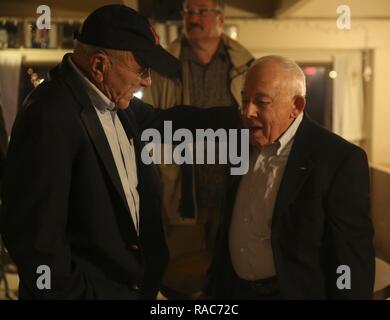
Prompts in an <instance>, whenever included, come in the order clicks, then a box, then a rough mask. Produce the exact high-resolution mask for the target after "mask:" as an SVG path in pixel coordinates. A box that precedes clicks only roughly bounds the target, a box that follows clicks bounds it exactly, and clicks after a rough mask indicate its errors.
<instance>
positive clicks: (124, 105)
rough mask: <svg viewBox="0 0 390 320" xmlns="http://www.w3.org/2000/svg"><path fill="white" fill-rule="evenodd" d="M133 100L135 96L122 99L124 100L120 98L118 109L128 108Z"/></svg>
mask: <svg viewBox="0 0 390 320" xmlns="http://www.w3.org/2000/svg"><path fill="white" fill-rule="evenodd" d="M131 100H133V97H131V99H126V100H125V99H122V100H119V102H118V103H117V105H116V107H117V108H118V109H122V110H123V109H127V108H128V107H129V105H130V102H131Z"/></svg>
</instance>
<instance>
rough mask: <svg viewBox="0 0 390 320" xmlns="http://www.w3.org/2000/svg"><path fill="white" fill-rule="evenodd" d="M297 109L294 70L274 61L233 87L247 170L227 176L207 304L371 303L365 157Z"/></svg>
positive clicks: (301, 101) (300, 88)
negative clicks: (244, 131) (246, 140)
mask: <svg viewBox="0 0 390 320" xmlns="http://www.w3.org/2000/svg"><path fill="white" fill-rule="evenodd" d="M304 109H305V77H304V74H303V72H302V70H301V69H300V68H299V67H298V65H297V64H296V63H294V62H293V61H290V60H288V59H285V58H283V57H279V56H267V57H263V58H261V59H259V60H258V61H257V62H256V63H255V65H254V66H253V67H252V68H251V69H250V71H249V72H248V74H247V76H246V80H245V85H244V89H243V108H242V121H243V123H244V125H245V127H246V128H248V129H249V135H250V142H251V145H252V149H251V152H250V164H249V171H248V172H247V173H246V174H245V175H244V176H242V177H233V176H232V177H231V178H232V179H231V181H230V184H229V186H228V189H227V192H226V201H225V212H224V218H223V224H222V226H221V229H220V233H219V238H218V244H217V247H216V250H215V254H214V259H213V263H212V265H211V268H210V270H209V274H208V279H207V282H206V285H205V288H204V291H205V292H206V293H207V294H208V295H210V296H212V297H214V298H231V299H370V298H371V294H372V290H373V282H374V272H375V267H374V251H373V245H372V237H373V229H372V223H371V220H370V215H369V207H370V203H369V174H368V163H367V157H366V154H365V153H364V151H363V150H361V149H360V148H358V147H357V146H355V145H352V144H350V143H348V142H347V141H345V140H343V139H342V138H340V137H339V136H337V135H335V134H333V133H331V132H329V131H327V130H325V129H323V128H321V127H320V126H318V125H317V124H315V123H314V122H313V121H311V120H310V119H309V118H308V117H307V116H306V114H305V113H304Z"/></svg>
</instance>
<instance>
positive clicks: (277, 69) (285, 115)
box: [242, 56, 306, 147]
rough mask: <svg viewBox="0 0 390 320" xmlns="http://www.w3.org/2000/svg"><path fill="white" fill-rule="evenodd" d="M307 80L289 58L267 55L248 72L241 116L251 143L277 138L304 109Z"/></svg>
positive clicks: (271, 141) (266, 141) (258, 143)
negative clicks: (248, 132) (248, 130)
mask: <svg viewBox="0 0 390 320" xmlns="http://www.w3.org/2000/svg"><path fill="white" fill-rule="evenodd" d="M305 95H306V81H305V75H304V74H303V72H302V70H301V69H300V67H299V66H298V65H297V64H296V63H295V62H294V61H291V60H289V59H287V58H284V57H280V56H265V57H262V58H260V59H259V60H257V61H256V62H255V64H254V65H253V66H252V67H251V68H250V70H249V71H248V73H247V75H246V78H245V84H244V89H243V107H242V115H243V121H244V124H245V125H246V127H248V128H249V129H250V138H251V142H252V143H253V144H255V145H257V146H259V147H264V146H266V145H269V144H271V143H273V142H275V141H276V140H278V139H279V138H280V137H281V135H283V133H284V132H285V131H286V130H287V129H288V127H289V126H290V125H291V123H292V122H293V121H294V120H295V119H296V118H297V117H298V116H299V114H300V113H301V112H302V111H303V110H304V108H305V103H306V101H305Z"/></svg>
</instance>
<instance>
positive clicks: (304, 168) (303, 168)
mask: <svg viewBox="0 0 390 320" xmlns="http://www.w3.org/2000/svg"><path fill="white" fill-rule="evenodd" d="M299 169H301V170H307V168H306V167H300V168H299Z"/></svg>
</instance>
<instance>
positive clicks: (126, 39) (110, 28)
mask: <svg viewBox="0 0 390 320" xmlns="http://www.w3.org/2000/svg"><path fill="white" fill-rule="evenodd" d="M74 38H75V39H77V40H79V41H80V42H82V43H85V44H89V45H94V46H97V47H101V48H105V49H116V50H123V51H131V52H132V53H133V54H134V55H135V56H136V57H137V58H138V59H140V60H141V62H142V63H143V64H144V65H145V67H150V68H152V69H154V70H156V71H157V72H159V73H161V74H163V75H168V76H169V75H173V74H175V73H177V72H178V71H179V70H180V67H181V63H180V62H179V60H178V59H176V58H175V57H174V56H172V55H171V54H170V53H169V52H168V51H166V50H165V49H164V48H163V47H162V46H161V45H160V43H159V39H158V36H157V34H156V31H155V30H154V29H153V27H152V25H151V24H150V23H149V21H148V19H147V18H146V17H144V16H143V15H141V14H139V13H138V12H137V11H135V10H134V9H131V8H129V7H127V6H125V5H121V4H112V5H107V6H103V7H100V8H98V9H96V10H95V11H93V12H92V13H91V14H90V15H89V16H88V17H87V18H86V19H85V21H84V23H83V25H82V26H81V28H80V30H78V31H76V32H75V34H74Z"/></svg>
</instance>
